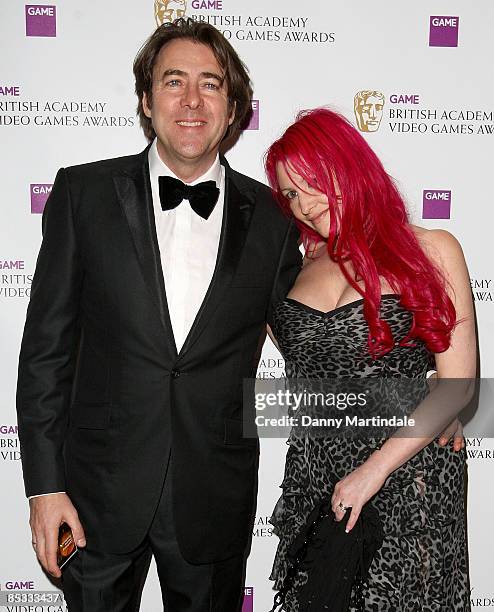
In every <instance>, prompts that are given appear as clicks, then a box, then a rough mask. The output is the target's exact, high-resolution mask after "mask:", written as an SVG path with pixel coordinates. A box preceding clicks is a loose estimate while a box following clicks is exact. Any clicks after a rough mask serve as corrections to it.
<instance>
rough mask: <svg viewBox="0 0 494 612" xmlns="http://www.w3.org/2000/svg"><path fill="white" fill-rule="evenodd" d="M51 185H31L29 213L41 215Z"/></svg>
mask: <svg viewBox="0 0 494 612" xmlns="http://www.w3.org/2000/svg"><path fill="white" fill-rule="evenodd" d="M52 186H53V183H31V186H30V191H31V213H32V214H34V215H39V214H42V212H43V210H44V209H45V204H46V200H47V199H48V196H49V195H50V193H51V188H52Z"/></svg>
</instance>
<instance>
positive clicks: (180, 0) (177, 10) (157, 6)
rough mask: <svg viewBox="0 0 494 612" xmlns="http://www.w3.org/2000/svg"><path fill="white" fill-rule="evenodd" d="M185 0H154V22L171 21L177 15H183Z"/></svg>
mask: <svg viewBox="0 0 494 612" xmlns="http://www.w3.org/2000/svg"><path fill="white" fill-rule="evenodd" d="M185 9H186V6H185V0H155V3H154V14H155V16H156V23H157V24H158V25H159V26H160V25H161V24H162V23H171V22H172V21H174V20H175V19H178V18H179V17H183V16H184V15H185Z"/></svg>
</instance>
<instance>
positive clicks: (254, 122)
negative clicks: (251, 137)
mask: <svg viewBox="0 0 494 612" xmlns="http://www.w3.org/2000/svg"><path fill="white" fill-rule="evenodd" d="M251 103H252V116H251V118H250V121H249V125H248V126H247V127H246V128H245V129H246V130H258V129H259V100H252V101H251Z"/></svg>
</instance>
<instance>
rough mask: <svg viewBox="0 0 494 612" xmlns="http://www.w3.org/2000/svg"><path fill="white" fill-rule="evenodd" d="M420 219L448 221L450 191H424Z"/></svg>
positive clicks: (449, 215)
mask: <svg viewBox="0 0 494 612" xmlns="http://www.w3.org/2000/svg"><path fill="white" fill-rule="evenodd" d="M422 202H423V207H422V219H450V218H451V191H447V190H444V189H424V194H423V199H422Z"/></svg>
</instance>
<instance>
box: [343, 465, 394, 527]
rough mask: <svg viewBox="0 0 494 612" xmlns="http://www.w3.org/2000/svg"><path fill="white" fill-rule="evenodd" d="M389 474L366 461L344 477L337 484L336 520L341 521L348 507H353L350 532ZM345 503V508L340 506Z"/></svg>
mask: <svg viewBox="0 0 494 612" xmlns="http://www.w3.org/2000/svg"><path fill="white" fill-rule="evenodd" d="M387 477H388V474H387V473H386V472H385V471H384V470H382V469H380V468H379V466H377V465H375V464H372V463H369V461H366V462H365V463H363V464H362V465H361V466H360V467H358V468H357V469H355V470H353V472H350V474H348V475H347V476H345V477H344V478H342V479H341V480H340V481H339V482H338V483H337V484H336V486H335V488H334V492H333V497H332V498H331V508H332V510H333V512H334V514H335V520H336V521H341V519H342V518H343V517H344V516H345V512H346V509H347V508H350V507H351V508H352V512H351V514H350V518H349V519H348V522H347V524H346V529H345V531H346V532H347V533H348V532H350V531H351V530H352V529H353V527H354V526H355V523H356V522H357V519H358V517H359V515H360V512H361V510H362V507H363V505H364V504H365V503H367V502H368V501H369V499H370V498H371V497H373V496H374V495H375V494H376V493H377V492H378V491H379V490H380V489H381V487H382V486H383V484H384V483H385V481H386V478H387ZM340 503H341V504H342V505H343V507H344V509H343V508H342V507H341V506H340Z"/></svg>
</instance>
